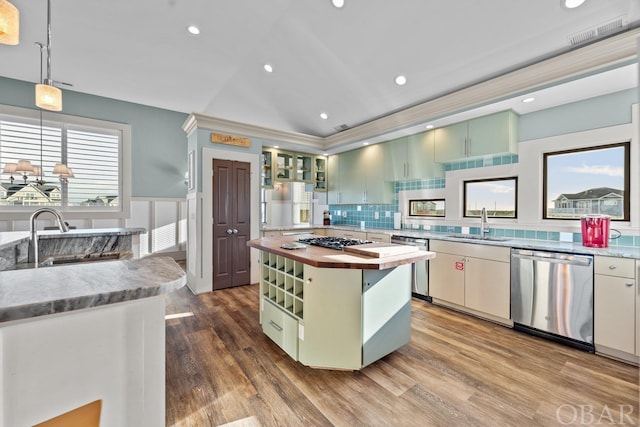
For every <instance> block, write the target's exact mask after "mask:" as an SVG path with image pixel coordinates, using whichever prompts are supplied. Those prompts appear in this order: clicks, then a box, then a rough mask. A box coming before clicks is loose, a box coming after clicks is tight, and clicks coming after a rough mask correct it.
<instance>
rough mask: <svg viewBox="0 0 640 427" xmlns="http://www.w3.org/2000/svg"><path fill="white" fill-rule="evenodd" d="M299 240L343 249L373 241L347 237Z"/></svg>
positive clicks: (309, 243)
mask: <svg viewBox="0 0 640 427" xmlns="http://www.w3.org/2000/svg"><path fill="white" fill-rule="evenodd" d="M298 242H300V243H305V244H307V245H313V246H321V247H323V248H328V249H336V250H339V251H341V250H343V249H344V247H345V246H354V245H363V244H365V243H373V242H371V241H369V240H361V239H347V238H345V237H308V238H304V239H298Z"/></svg>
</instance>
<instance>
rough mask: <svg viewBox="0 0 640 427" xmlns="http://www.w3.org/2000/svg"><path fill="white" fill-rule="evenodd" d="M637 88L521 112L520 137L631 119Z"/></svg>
mask: <svg viewBox="0 0 640 427" xmlns="http://www.w3.org/2000/svg"><path fill="white" fill-rule="evenodd" d="M638 99H639V96H638V88H635V89H628V90H623V91H620V92H615V93H611V94H608V95H602V96H597V97H595V98H589V99H586V100H583V101H578V102H572V103H570V104H565V105H561V106H558V107H553V108H548V109H546V110H540V111H536V112H533V113H528V114H523V115H521V116H520V123H519V128H520V129H519V131H520V137H519V138H518V140H519V141H528V140H531V139H538V138H546V137H550V136H554V135H565V134H568V133H574V132H580V131H586V130H592V129H598V128H603V127H608V126H616V125H621V124H625V123H631V105H632V104H637V103H638Z"/></svg>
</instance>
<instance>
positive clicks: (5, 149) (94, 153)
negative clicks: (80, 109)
mask: <svg viewBox="0 0 640 427" xmlns="http://www.w3.org/2000/svg"><path fill="white" fill-rule="evenodd" d="M16 110H17V109H16ZM124 127H127V125H120V124H117V123H111V122H102V121H98V120H93V119H82V118H78V117H73V116H65V115H60V114H57V115H55V118H54V120H51V119H45V120H43V121H41V120H40V117H39V116H38V112H37V111H35V112H34V111H33V110H25V116H18V115H8V114H0V172H4V170H5V165H7V164H8V163H17V162H18V161H19V160H22V159H26V160H29V161H30V162H31V164H32V165H33V166H41V170H42V180H43V181H44V182H38V181H39V180H40V175H35V174H27V175H22V174H18V173H15V172H14V173H12V174H8V173H3V174H2V176H1V177H0V183H1V186H0V206H1V207H2V209H3V210H5V211H6V210H18V211H25V210H34V208H33V207H34V206H37V207H42V206H51V207H56V208H57V209H60V210H63V211H67V212H69V211H96V212H97V211H101V212H110V211H111V212H121V211H122V210H123V194H125V193H127V194H128V192H123V171H122V169H123V168H122V165H123V153H124V152H125V151H126V150H124V149H123V148H124V139H125V138H124V135H123V133H124V132H123V129H124ZM127 128H128V127H127ZM127 134H128V129H127ZM58 163H64V164H66V165H67V166H68V167H69V168H70V169H71V170H72V171H73V177H69V178H66V179H64V178H62V179H61V178H60V177H58V176H55V175H53V173H52V171H53V168H54V166H55V165H56V164H58ZM12 178H13V180H12ZM124 205H128V203H124Z"/></svg>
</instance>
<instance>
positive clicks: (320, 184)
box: [313, 157, 327, 191]
mask: <svg viewBox="0 0 640 427" xmlns="http://www.w3.org/2000/svg"><path fill="white" fill-rule="evenodd" d="M313 170H314V176H313V190H314V191H327V159H326V157H316V158H315V164H314V169H313Z"/></svg>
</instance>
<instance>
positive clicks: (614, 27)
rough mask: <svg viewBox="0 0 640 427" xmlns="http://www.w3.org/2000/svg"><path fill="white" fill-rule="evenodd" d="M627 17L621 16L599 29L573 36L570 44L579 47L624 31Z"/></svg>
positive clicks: (598, 27) (601, 25)
mask: <svg viewBox="0 0 640 427" xmlns="http://www.w3.org/2000/svg"><path fill="white" fill-rule="evenodd" d="M625 25H626V24H625V17H624V16H619V17H617V18H615V19H612V20H611V21H608V22H605V23H603V24H600V25H598V26H597V27H593V28H589V29H587V30H584V31H581V32H579V33H575V34H571V35H570V36H569V37H568V38H569V44H571V45H572V46H575V45H579V44H582V43H585V42H588V41H592V40H595V39H597V38H599V37H603V36H606V35H607V34H611V33H615V32H617V31H620V30H622V29H623V28H624V27H625Z"/></svg>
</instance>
